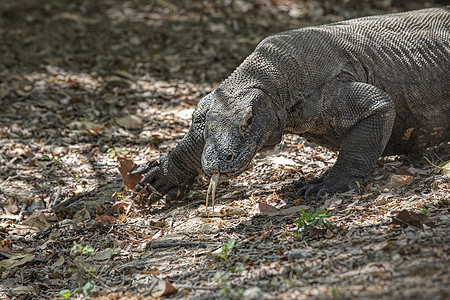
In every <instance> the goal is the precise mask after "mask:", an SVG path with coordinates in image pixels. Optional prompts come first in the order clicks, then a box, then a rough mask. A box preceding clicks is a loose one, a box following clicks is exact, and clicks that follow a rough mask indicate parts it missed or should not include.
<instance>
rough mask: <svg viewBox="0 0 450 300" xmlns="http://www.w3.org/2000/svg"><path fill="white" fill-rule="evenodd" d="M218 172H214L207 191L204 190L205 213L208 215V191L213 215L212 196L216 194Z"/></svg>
mask: <svg viewBox="0 0 450 300" xmlns="http://www.w3.org/2000/svg"><path fill="white" fill-rule="evenodd" d="M219 176H220V173H214V174H212V176H211V179H210V181H209V186H208V191H207V192H206V215H208V202H209V193H210V192H211V202H212V211H213V215H214V197H215V196H216V186H217V182H218V181H219Z"/></svg>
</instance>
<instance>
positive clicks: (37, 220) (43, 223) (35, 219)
mask: <svg viewBox="0 0 450 300" xmlns="http://www.w3.org/2000/svg"><path fill="white" fill-rule="evenodd" d="M22 224H24V225H29V226H32V227H35V228H38V229H39V230H44V229H45V228H47V227H48V226H50V223H48V222H47V217H46V216H45V214H44V212H43V211H34V212H33V213H32V214H31V216H29V217H28V218H27V219H26V220H25V221H23V222H22Z"/></svg>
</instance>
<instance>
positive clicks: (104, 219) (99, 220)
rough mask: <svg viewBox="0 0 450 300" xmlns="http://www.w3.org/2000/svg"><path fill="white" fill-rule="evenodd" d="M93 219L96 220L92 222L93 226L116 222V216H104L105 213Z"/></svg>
mask: <svg viewBox="0 0 450 300" xmlns="http://www.w3.org/2000/svg"><path fill="white" fill-rule="evenodd" d="M95 219H96V220H97V221H96V222H95V223H94V227H95V226H101V225H108V224H114V223H116V218H114V217H111V216H106V215H103V216H97V218H95Z"/></svg>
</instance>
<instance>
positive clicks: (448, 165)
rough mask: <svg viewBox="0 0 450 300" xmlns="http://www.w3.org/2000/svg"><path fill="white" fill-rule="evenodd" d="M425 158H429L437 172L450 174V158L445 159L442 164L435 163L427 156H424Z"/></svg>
mask: <svg viewBox="0 0 450 300" xmlns="http://www.w3.org/2000/svg"><path fill="white" fill-rule="evenodd" d="M423 158H425V159H426V160H427V162H428V163H429V164H430V165H432V166H433V167H434V173H435V174H439V173H441V174H443V175H448V174H450V160H447V161H444V162H443V163H441V164H440V165H435V164H433V163H432V162H431V161H430V160H429V159H428V158H427V157H426V156H424V157H423Z"/></svg>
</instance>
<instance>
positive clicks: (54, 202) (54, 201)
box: [49, 187, 61, 207]
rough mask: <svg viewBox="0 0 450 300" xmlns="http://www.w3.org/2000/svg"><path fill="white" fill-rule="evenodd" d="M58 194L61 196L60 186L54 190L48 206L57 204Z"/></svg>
mask: <svg viewBox="0 0 450 300" xmlns="http://www.w3.org/2000/svg"><path fill="white" fill-rule="evenodd" d="M60 196H61V187H57V188H56V192H55V198H54V199H53V201H52V202H51V204H50V205H49V206H50V207H52V206H54V205H57V204H58V202H59V197H60Z"/></svg>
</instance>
